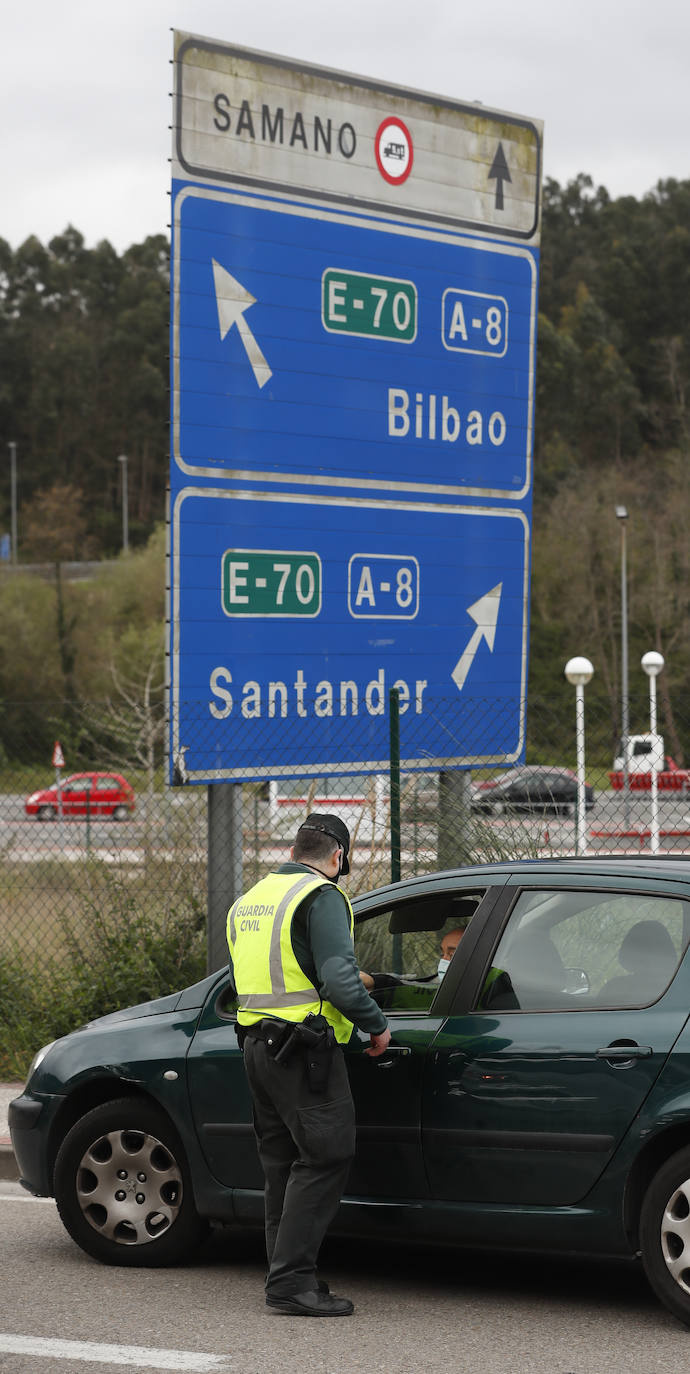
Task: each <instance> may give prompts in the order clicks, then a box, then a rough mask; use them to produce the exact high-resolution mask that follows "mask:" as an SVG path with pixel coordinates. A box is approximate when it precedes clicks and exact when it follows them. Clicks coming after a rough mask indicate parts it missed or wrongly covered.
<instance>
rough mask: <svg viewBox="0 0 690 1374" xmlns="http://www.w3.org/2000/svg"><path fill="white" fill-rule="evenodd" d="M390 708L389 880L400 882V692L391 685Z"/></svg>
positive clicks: (389, 694)
mask: <svg viewBox="0 0 690 1374" xmlns="http://www.w3.org/2000/svg"><path fill="white" fill-rule="evenodd" d="M388 704H389V710H390V779H391V882H392V883H399V882H400V693H399V691H398V688H397V687H391V689H390V691H389V693H388Z"/></svg>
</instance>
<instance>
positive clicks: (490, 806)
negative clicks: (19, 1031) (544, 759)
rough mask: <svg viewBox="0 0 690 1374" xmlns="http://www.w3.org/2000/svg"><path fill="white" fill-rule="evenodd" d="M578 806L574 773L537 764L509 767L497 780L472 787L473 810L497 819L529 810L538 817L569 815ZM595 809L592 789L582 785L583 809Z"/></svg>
mask: <svg viewBox="0 0 690 1374" xmlns="http://www.w3.org/2000/svg"><path fill="white" fill-rule="evenodd" d="M576 803H577V774H576V773H573V772H571V770H570V769H569V768H547V767H543V766H539V765H534V766H533V767H528V766H526V767H524V768H512V769H511V770H510V772H508V773H502V774H501V776H500V778H489V779H487V780H486V781H485V782H478V783H474V784H473V786H472V809H473V811H483V812H485V813H487V814H490V815H494V816H500V815H503V814H504V813H505V812H511V811H514V812H517V811H529V812H532V813H537V814H540V815H556V816H570V815H572V813H573V812H574V810H575V806H576ZM593 806H594V789H593V788H592V787H590V786H589V783H586V784H585V808H586V810H587V811H589V810H591V808H592V807H593Z"/></svg>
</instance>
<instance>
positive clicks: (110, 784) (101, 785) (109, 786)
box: [95, 778, 117, 792]
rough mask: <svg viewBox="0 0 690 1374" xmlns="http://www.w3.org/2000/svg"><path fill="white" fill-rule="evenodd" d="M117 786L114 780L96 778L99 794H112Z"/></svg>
mask: <svg viewBox="0 0 690 1374" xmlns="http://www.w3.org/2000/svg"><path fill="white" fill-rule="evenodd" d="M116 785H117V784H116V782H115V779H114V778H96V780H95V788H96V791H97V792H112V791H113V789H114V788H115V787H116Z"/></svg>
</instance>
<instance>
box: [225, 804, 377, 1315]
mask: <svg viewBox="0 0 690 1374" xmlns="http://www.w3.org/2000/svg"><path fill="white" fill-rule="evenodd" d="M349 849H350V832H349V830H348V828H347V826H346V825H345V823H344V822H343V821H342V820H341V819H340V817H339V816H333V815H329V814H327V813H321V812H312V813H311V814H310V815H309V816H307V818H306V820H305V821H304V823H303V824H302V825H301V826H300V828H299V830H298V832H297V836H296V839H295V843H294V845H293V847H292V849H291V851H290V862H288V863H284V864H282V865H281V866H280V868H279V869H278V870H277V871H276V872H274V873H269V875H268V876H267V877H266V878H263V879H262V880H261V881H260V882H258V883H256V884H255V886H254V887H252V888H251V889H250V891H249V892H247V893H245V894H244V895H243V896H242V897H240V898H238V900H237V901H236V902H235V903H234V904H233V906H232V907H231V908H230V911H229V913H228V926H227V933H228V947H229V950H230V963H231V968H232V972H233V977H234V983H235V988H236V990H237V998H238V1013H237V1019H238V1023H239V1025H238V1037H239V1039H240V1043H241V1044H242V1046H243V1049H244V1059H245V1067H246V1071H247V1078H248V1080H249V1086H250V1088H251V1092H252V1098H253V1105H254V1129H255V1132H256V1137H257V1143H258V1149H259V1157H260V1159H261V1164H262V1168H263V1171H264V1177H265V1192H264V1199H265V1214H266V1252H267V1256H268V1273H267V1276H266V1305H267V1306H268V1307H270V1308H274V1309H276V1310H277V1311H279V1312H284V1313H290V1314H294V1315H296V1316H305V1317H343V1316H348V1315H349V1314H350V1313H351V1312H352V1311H353V1310H354V1309H353V1304H352V1303H351V1302H350V1301H349V1299H347V1298H338V1297H336V1296H335V1295H334V1294H332V1293H330V1292H329V1290H328V1285H327V1284H326V1283H324V1282H323V1281H321V1280H319V1279H317V1276H316V1262H317V1258H318V1253H319V1248H320V1246H321V1242H322V1240H323V1237H324V1235H325V1233H326V1230H327V1228H328V1226H329V1225H330V1223H331V1221H332V1220H333V1217H334V1216H335V1213H336V1211H337V1209H338V1205H339V1202H340V1198H341V1195H342V1191H343V1188H344V1186H345V1181H346V1179H347V1175H348V1170H349V1167H350V1161H351V1159H352V1156H353V1154H354V1148H355V1114H354V1104H353V1101H352V1093H351V1091H350V1084H349V1080H348V1076H347V1069H346V1066H345V1059H344V1056H343V1052H342V1049H341V1046H342V1045H344V1044H346V1043H347V1041H348V1040H349V1039H350V1035H351V1032H352V1028H353V1024H354V1025H357V1026H358V1027H359V1028H360V1029H361V1030H363V1031H368V1032H369V1034H370V1037H371V1042H370V1045H369V1047H368V1048H367V1049H366V1050H365V1051H364V1052H365V1054H368V1055H372V1056H377V1055H380V1054H383V1051H384V1050H385V1048H386V1046H387V1044H388V1042H389V1040H390V1030H389V1029H388V1023H387V1021H386V1018H385V1016H384V1014H383V1012H382V1011H381V1010H380V1008H379V1007H378V1006H377V1005H376V1003H375V1002H374V1001H373V1000H372V998H371V997H370V996H369V993H368V992H367V991H366V989H365V987H364V984H363V983H362V981H361V979H360V976H359V969H358V968H357V964H356V961H355V956H354V947H353V938H352V937H353V916H352V907H351V905H350V902H349V900H348V898H347V897H346V895H345V893H344V892H343V890H342V888H340V887H339V886H338V885H337V881H338V878H339V877H340V875H341V874H346V873H349V871H350V865H349V860H348V855H349Z"/></svg>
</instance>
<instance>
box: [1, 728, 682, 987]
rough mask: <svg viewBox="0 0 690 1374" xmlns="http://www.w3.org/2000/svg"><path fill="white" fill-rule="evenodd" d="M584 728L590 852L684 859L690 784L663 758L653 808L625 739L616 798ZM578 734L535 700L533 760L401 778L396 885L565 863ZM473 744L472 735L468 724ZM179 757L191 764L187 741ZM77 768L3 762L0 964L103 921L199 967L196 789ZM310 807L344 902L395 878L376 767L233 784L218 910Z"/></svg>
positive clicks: (406, 733)
mask: <svg viewBox="0 0 690 1374" xmlns="http://www.w3.org/2000/svg"><path fill="white" fill-rule="evenodd" d="M475 709H478V708H477V706H476V703H475ZM483 709H484V715H485V727H486V739H487V741H489V740H490V739H491V737H492V728H493V726H495V724H496V720H497V719H499V725H500V728H501V731H503V728H504V726H503V717H502V715H501V713H500V711H497V707H496V703H495V702H487V703H485V704H484V708H483ZM590 715H592V713H591V712H590ZM451 720H452V722H453V723H452V733H453V737H454V739H455V741H457V740H458V739H460V738H461V736H460V735H459V734H458V725H457V721H455V720H453V718H452V715H451V710H450V706H449V721H451ZM677 723H678V722H677V721H676V725H677ZM384 724H385V722H384ZM357 725H358V728H360V723H359V722H358V723H357ZM379 727H381V722H379ZM588 727H589V733H590V737H591V740H592V741H593V744H592V749H591V751H590V753H589V754H588V756H587V764H586V783H587V786H586V790H585V795H584V801H585V806H586V811H585V821H584V826H583V827H582V829H581V836H582V835H584V843H585V845H586V849H587V852H589V853H592V854H601V855H605V854H614V855H623V854H634V855H640V854H648V853H651V852H653V851H656V852H659V853H669V852H673V853H676V854H686V853H687V854H690V773H686V771H685V770H684V769H683V768H682V767H681V766H679V761H678V760H673V759H669V758H668V756H665V757H664V759H663V763H664V768H663V770H662V771H660V772H658V773H657V775H656V780H657V788H656V797H655V796H654V789H653V787H652V773H651V772H650V771H649V766H650V762H652V761H653V760H652V758H651V756H650V753H649V749H650V744H649V741H648V740H646V739H645V737H644V736H640V737H636V738H635V740H634V741H633V745H632V748H633V749H634V750H635V751H637V752H634V753H631V757H630V760H629V776H628V786H627V788H626V787H624V786H623V783H624V776H623V772H622V770H621V769H620V768H619V769H614V767H613V763H614V754H615V752H616V743H615V741H614V742H613V743H611V742H610V741H611V729H610V721H609V720H608V719H606V720H605V719H604V718H603V716H600V717H596V716H595V715H592V718H591V719H590V720H588ZM287 728H289V727H288V726H287V725H286V729H287ZM339 729H340V731H341V734H342V740H343V747H344V752H346V740H347V734H346V732H345V730H344V728H343V727H342V724H340V725H339ZM420 730H421V721H420V719H419V717H415V716H414V715H412V716H411V717H410V724H409V728H408V727H407V725H406V721H405V717H404V715H403V717H402V719H401V756H402V758H403V761H404V759H405V755H406V745H407V747H408V749H409V747H410V742H411V738H412V736H413V734H414V735H416V736H417V738H415V739H414V740H413V743H414V746H415V748H418V747H419V732H420ZM574 730H575V722H574V712H573V719H572V730H568V729H564V728H563V727H562V725H561V726H560V731H559V727H558V722H557V719H556V716H555V713H554V712H553V710H549V708H548V707H546V706H543V705H542V706H541V707H539V706H538V705H536V704H530V712H529V717H528V730H527V757H528V759H532V758H539V759H540V760H541V761H540V762H539V763H538V764H537V763H534V764H532V763H529V764H527V765H519V766H515V767H512V768H510V769H505V768H500V767H496V766H494V767H493V768H482V769H476V768H475V769H471V770H451V769H445V770H444V769H440V768H439V767H437V766H435V767H434V766H430V767H429V768H428V769H426V770H424V771H421V772H414V773H413V772H405V771H403V775H402V782H401V833H400V841H401V843H400V849H401V854H400V862H401V873H402V876H403V877H409V876H412V875H415V874H422V873H426V872H430V871H433V870H434V869H437V868H439V867H440V868H446V867H453V866H455V865H459V864H463V863H471V862H483V861H494V860H500V859H503V858H517V857H537V856H567V855H571V854H574V853H575V852H576V849H577V846H578V825H577V778H576V776H575V773H574V771H573V760H574V758H575V739H574ZM353 734H354V731H353ZM473 735H474V738H476V736H477V730H476V727H475V728H474V731H473ZM380 738H381V735H380V736H379V744H380ZM544 740H546V741H547V742H548V743H547V745H546V748H547V749H548V754H547V755H546V759H545V757H544V745H543V741H544ZM607 741H609V742H608V743H607ZM251 747H253V744H252V745H251ZM607 749H608V750H610V753H609V754H608V757H607V756H606V753H605V750H607ZM380 752H381V751H380V749H379V752H378V754H377V755H376V756H377V757H380ZM458 752H459V750H458ZM111 758H112V753H111ZM186 758H187V760H190V759H191V760H193V758H194V748H193V743H192V745H191V746H190V748H189V752H188V753H187V755H186ZM238 766H242V765H241V763H240V764H239V765H238ZM73 771H74V774H76V775H79V774H81V776H76V777H74V778H73V777H72V770H70V768H69V758H68V759H67V766H65V767H64V768H62V769H60V770H52V769H51V768H50V767H46V768H42V767H36V766H32V767H26V768H23V769H22V768H20V767H17V766H14V767H13V768H12V769H11V770H10V769H9V768H8V769H6V770H5V772H4V774H3V779H4V781H3V782H2V787H1V791H0V865H1V868H2V884H1V887H0V954H2V953H3V952H13V953H16V952H17V951H20V952H21V953H23V954H27V953H30V954H32V955H33V956H37V957H39V958H55V959H58V960H59V959H60V958H69V957H70V956H71V952H72V951H73V950H74V948H75V945H79V944H81V946H82V947H83V944H84V942H85V941H88V940H89V939H94V932H97V931H101V929H102V922H103V921H104V919H106V918H107V919H108V921H109V922H110V923H111V924H112V923H113V922H114V923H116V924H117V922H121V923H124V924H125V925H126V927H127V929H128V930H129V931H130V933H131V940H132V941H133V942H134V943H136V941H137V938H138V934H137V932H138V931H139V930H140V929H142V928H143V927H144V926H146V927H147V928H148V927H150V928H151V929H155V930H160V931H162V932H164V933H166V932H167V936H168V938H169V939H170V940H171V941H172V942H173V944H174V942H175V940H178V941H180V942H182V943H185V942H186V943H187V945H190V946H191V945H194V948H195V949H196V951H197V955H198V960H199V967H201V965H202V963H203V957H204V956H203V951H204V942H205V924H206V911H207V891H208V871H207V866H208V802H207V789H206V787H204V786H195V785H193V784H189V783H187V784H182V785H179V786H176V787H167V786H164V785H163V784H162V783H161V781H160V778H161V775H162V768H160V767H159V769H158V772H157V773H155V774H153V773H149V776H148V778H147V777H145V776H144V775H142V774H141V773H137V772H136V771H134V770H132V769H131V767H130V766H129V765H128V760H127V759H126V758H122V759H121V760H120V761H119V764H118V765H117V766H115V767H112V766H108V767H106V766H105V765H104V766H103V767H102V768H100V769H98V770H97V772H96V773H95V774H92V776H91V777H88V776H85V774H86V773H87V770H86V769H83V770H82V769H78V770H77V769H75V770H73ZM56 777H59V779H60V784H61V785H60V787H59V789H58V788H57V787H56V786H55V778H56ZM122 780H124V781H125V784H126V783H129V785H130V787H131V791H128V790H127V789H126V786H125V787H123V782H122ZM215 785H216V786H224V785H227V784H223V783H218V784H215ZM51 787H52V790H50V789H51ZM312 809H327V810H330V811H335V812H338V813H339V814H340V815H341V816H342V817H343V819H344V820H345V821H346V823H347V824H348V826H349V828H350V831H351V834H352V865H351V868H352V872H351V876H350V878H349V880H348V888H349V891H350V893H351V894H352V895H354V894H356V893H357V892H361V891H366V890H367V889H369V888H372V887H375V886H377V885H379V884H382V883H386V882H388V881H390V877H391V807H390V786H389V777H388V773H387V771H384V772H381V773H377V774H373V775H366V774H363V775H357V774H350V775H344V776H334V775H333V773H332V772H330V771H327V770H326V769H325V768H324V771H323V773H322V774H321V775H320V776H319V777H317V778H280V779H275V778H273V779H267V780H266V781H265V782H262V783H256V782H246V783H244V784H242V787H241V820H242V826H241V830H242V833H241V837H239V836H238V835H235V836H234V837H230V836H228V891H227V904H228V905H229V904H230V902H231V901H232V899H233V898H234V896H235V895H237V894H236V892H235V891H234V890H233V888H234V887H235V886H237V883H238V881H239V880H240V875H241V884H242V886H243V887H245V888H246V887H248V886H250V885H251V884H252V883H254V882H255V881H257V880H258V879H259V878H260V877H262V876H263V875H264V874H265V873H266V872H267V871H268V870H269V869H270V867H271V866H272V865H275V864H276V863H278V862H280V861H282V859H283V858H284V857H285V856H286V852H287V848H288V846H289V845H290V843H291V842H292V839H293V838H294V835H295V832H296V830H297V827H298V826H299V824H300V822H301V820H302V819H303V817H304V816H305V815H306V814H307V812H308V811H309V810H312ZM236 814H238V813H236ZM231 845H234V849H235V854H234V861H233V863H232V864H230V848H231ZM221 857H222V856H221ZM238 860H239V862H238ZM221 879H222V873H221ZM202 972H203V968H202Z"/></svg>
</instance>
